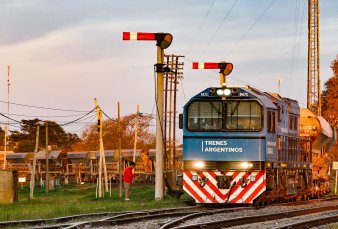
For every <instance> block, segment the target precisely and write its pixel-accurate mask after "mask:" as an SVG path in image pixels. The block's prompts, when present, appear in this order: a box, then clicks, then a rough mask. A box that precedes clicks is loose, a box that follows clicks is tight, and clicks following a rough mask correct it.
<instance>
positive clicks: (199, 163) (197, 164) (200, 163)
mask: <svg viewBox="0 0 338 229" xmlns="http://www.w3.org/2000/svg"><path fill="white" fill-rule="evenodd" d="M194 167H195V168H196V169H203V168H204V162H203V161H196V162H195V163H194Z"/></svg>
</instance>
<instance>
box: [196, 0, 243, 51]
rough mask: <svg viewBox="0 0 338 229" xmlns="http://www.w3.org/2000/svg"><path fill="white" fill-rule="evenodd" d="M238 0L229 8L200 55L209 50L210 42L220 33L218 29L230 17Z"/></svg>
mask: <svg viewBox="0 0 338 229" xmlns="http://www.w3.org/2000/svg"><path fill="white" fill-rule="evenodd" d="M237 2H238V0H235V1H234V3H233V4H232V6H231V8H230V9H229V11H228V12H227V14H226V15H225V16H224V18H223V20H222V21H221V23H220V24H219V25H218V27H217V29H216V30H215V32H214V33H213V34H212V36H211V38H210V40H209V41H208V43H207V44H206V45H205V47H204V49H203V51H202V53H201V55H200V57H201V56H202V55H203V54H204V53H205V51H206V50H207V48H208V47H209V44H210V43H211V42H212V41H213V39H214V38H215V36H216V34H217V33H218V31H219V30H220V29H221V27H222V25H223V23H224V22H225V20H226V19H227V18H228V17H229V15H230V13H231V12H232V10H233V8H234V7H235V5H236V4H237Z"/></svg>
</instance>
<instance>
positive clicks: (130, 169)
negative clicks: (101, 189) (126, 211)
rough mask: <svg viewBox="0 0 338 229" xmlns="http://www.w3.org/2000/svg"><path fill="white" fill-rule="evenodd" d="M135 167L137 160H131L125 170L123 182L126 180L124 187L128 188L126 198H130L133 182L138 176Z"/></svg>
mask: <svg viewBox="0 0 338 229" xmlns="http://www.w3.org/2000/svg"><path fill="white" fill-rule="evenodd" d="M134 168H135V162H133V161H132V162H130V164H129V166H128V167H127V168H126V169H125V170H124V174H123V182H124V188H125V190H126V193H125V200H126V201H128V200H130V194H131V184H132V183H133V178H134V177H135V176H136V174H134V173H133V169H134Z"/></svg>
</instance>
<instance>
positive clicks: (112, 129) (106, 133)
mask: <svg viewBox="0 0 338 229" xmlns="http://www.w3.org/2000/svg"><path fill="white" fill-rule="evenodd" d="M135 121H136V114H131V115H126V116H123V117H121V140H122V141H121V147H122V148H125V149H132V148H133V147H134V131H135ZM150 122H151V117H150V116H140V117H139V128H138V134H137V136H138V137H137V148H144V147H149V148H150V147H154V146H155V136H154V134H153V133H151V132H150ZM98 139H99V133H98V132H97V125H96V124H94V125H91V126H89V127H88V128H87V129H86V130H85V131H84V132H83V133H82V142H80V143H78V144H76V145H75V146H74V148H75V149H77V150H97V149H98V148H99V140H98ZM118 139H119V138H118V120H117V119H112V120H105V121H103V142H104V146H105V149H117V148H118Z"/></svg>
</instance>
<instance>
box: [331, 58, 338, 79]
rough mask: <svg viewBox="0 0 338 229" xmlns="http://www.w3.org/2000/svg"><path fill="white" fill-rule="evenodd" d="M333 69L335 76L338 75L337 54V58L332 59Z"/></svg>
mask: <svg viewBox="0 0 338 229" xmlns="http://www.w3.org/2000/svg"><path fill="white" fill-rule="evenodd" d="M331 69H332V71H333V74H334V76H337V77H338V55H337V56H336V59H334V60H333V61H332V63H331Z"/></svg>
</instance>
